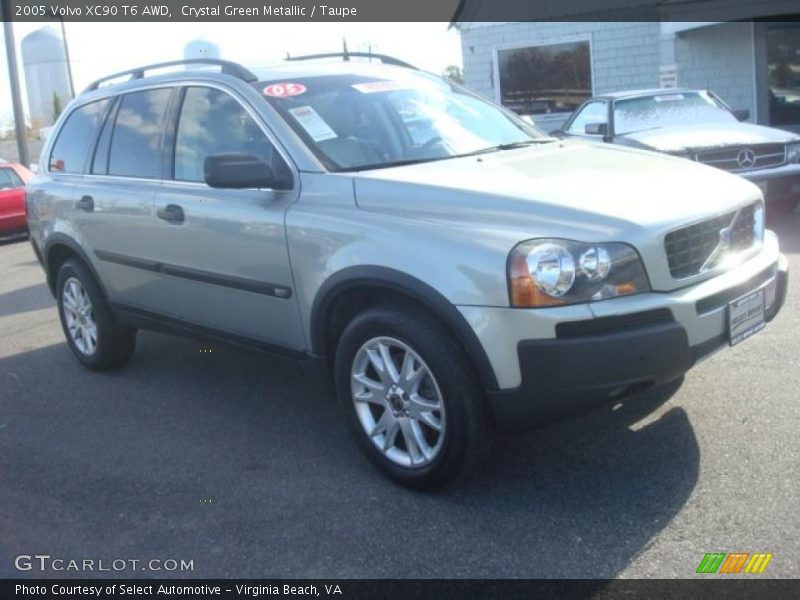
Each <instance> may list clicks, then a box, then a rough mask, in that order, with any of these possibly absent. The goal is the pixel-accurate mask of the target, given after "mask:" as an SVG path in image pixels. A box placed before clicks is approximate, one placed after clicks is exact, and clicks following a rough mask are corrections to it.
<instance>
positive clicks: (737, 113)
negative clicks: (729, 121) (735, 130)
mask: <svg viewBox="0 0 800 600" xmlns="http://www.w3.org/2000/svg"><path fill="white" fill-rule="evenodd" d="M731 112H732V113H733V116H734V117H736V120H737V121H747V119H749V118H750V111H749V110H747V109H746V108H739V109H737V110H734V111H731Z"/></svg>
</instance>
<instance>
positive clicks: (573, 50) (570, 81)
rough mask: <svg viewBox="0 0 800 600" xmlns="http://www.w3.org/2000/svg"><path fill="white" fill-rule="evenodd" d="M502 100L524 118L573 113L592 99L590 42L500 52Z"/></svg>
mask: <svg viewBox="0 0 800 600" xmlns="http://www.w3.org/2000/svg"><path fill="white" fill-rule="evenodd" d="M497 68H498V74H499V79H500V100H501V102H502V103H503V105H504V106H507V107H508V108H510V109H511V110H513V111H515V112H517V113H519V114H521V115H536V114H543V113H551V112H572V111H573V110H575V109H576V108H577V107H578V106H579V105H580V104H581V103H582V102H583V101H584V100H587V99H588V98H589V97H591V95H592V65H591V56H590V52H589V42H588V41H583V42H569V43H564V44H549V45H546V46H527V47H525V48H509V49H505V50H498V51H497Z"/></svg>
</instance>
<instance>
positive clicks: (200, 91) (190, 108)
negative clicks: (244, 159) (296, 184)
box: [175, 87, 289, 182]
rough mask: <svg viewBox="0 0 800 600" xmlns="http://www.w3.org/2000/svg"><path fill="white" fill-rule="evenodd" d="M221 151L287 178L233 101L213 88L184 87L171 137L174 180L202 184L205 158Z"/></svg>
mask: <svg viewBox="0 0 800 600" xmlns="http://www.w3.org/2000/svg"><path fill="white" fill-rule="evenodd" d="M223 152H243V153H246V154H254V155H256V156H258V157H260V158H262V159H264V160H266V161H267V162H268V163H269V164H270V165H271V166H272V169H273V171H274V172H275V174H276V175H277V176H278V177H279V178H285V177H286V176H288V175H289V170H288V167H287V166H286V164H285V163H284V162H283V159H281V157H280V155H279V154H278V153H277V152H275V149H274V148H273V146H272V144H271V143H270V141H269V139H268V138H267V136H266V135H264V132H263V131H262V130H261V128H260V127H259V126H258V124H257V123H256V122H255V121H254V120H253V118H252V117H251V116H250V115H249V114H248V113H247V111H246V110H245V109H244V108H243V107H242V105H241V104H239V102H238V101H237V100H236V99H234V98H233V97H232V96H230V95H229V94H227V93H225V92H223V91H220V90H216V89H213V88H207V87H189V88H187V89H186V95H185V97H184V99H183V106H182V107H181V115H180V119H179V120H178V132H177V135H176V137H175V179H176V180H178V181H200V182H202V181H203V179H204V177H203V161H204V160H205V158H206V156H208V155H209V154H219V153H223Z"/></svg>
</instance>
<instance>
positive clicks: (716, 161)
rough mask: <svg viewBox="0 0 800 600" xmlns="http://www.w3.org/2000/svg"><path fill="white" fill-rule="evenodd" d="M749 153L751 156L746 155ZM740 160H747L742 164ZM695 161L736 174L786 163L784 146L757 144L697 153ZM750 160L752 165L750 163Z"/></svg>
mask: <svg viewBox="0 0 800 600" xmlns="http://www.w3.org/2000/svg"><path fill="white" fill-rule="evenodd" d="M748 152H751V153H752V154H749V155H748V154H747V153H748ZM740 157H741V158H747V159H748V160H747V161H745V163H744V164H742V163H741V162H740V160H739V159H740ZM696 158H697V161H698V162H701V163H704V164H706V165H710V166H712V167H717V168H718V169H724V170H725V171H731V172H732V173H738V172H742V171H755V170H758V169H766V168H768V167H779V166H781V165H782V164H784V163H785V162H786V146H784V145H783V144H757V145H753V146H736V147H729V148H721V149H719V150H707V151H704V152H698V153H697V155H696ZM750 159H752V164H751V163H750Z"/></svg>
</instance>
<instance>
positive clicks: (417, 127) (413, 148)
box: [258, 74, 550, 171]
mask: <svg viewBox="0 0 800 600" xmlns="http://www.w3.org/2000/svg"><path fill="white" fill-rule="evenodd" d="M258 86H259V88H261V89H262V92H263V94H264V96H265V97H266V98H267V99H268V100H269V102H270V103H271V104H272V105H273V106H274V107H275V108H276V109H277V110H278V112H279V113H280V114H281V115H282V116H283V118H284V119H286V121H287V122H288V123H289V125H290V126H291V127H292V128H293V129H294V131H295V132H297V134H298V135H299V136H300V137H301V138H302V139H303V140H304V141H305V143H306V144H308V146H309V148H311V150H312V151H313V152H314V153H315V154H316V155H317V157H319V159H320V160H321V161H322V162H323V164H324V165H325V166H326V168H328V169H329V170H331V171H347V170H349V171H354V170H361V169H374V168H381V167H388V166H392V165H398V164H409V163H414V162H424V161H429V160H440V159H445V158H450V157H454V156H462V155H465V154H471V153H475V152H482V151H490V150H494V149H504V148H503V146H508V145H512V146H513V145H517V144H526V143H534V142H535V141H537V140H543V141H544V140H548V139H550V138H548V137H547V136H545V135H544V134H543V133H541V132H540V131H538V130H537V129H536V128H534V127H531V126H530V125H528V124H527V123H525V122H524V121H522V120H521V119H519V118H518V117H516V115H514V114H512V113H510V112H507V111H506V110H505V109H503V108H501V107H498V106H495V105H493V104H491V103H489V102H487V101H485V100H483V99H481V98H479V97H478V96H476V95H474V94H472V93H471V92H468V91H466V90H464V89H463V88H461V87H459V86H455V85H451V84H449V83H447V82H445V81H443V80H441V79H438V78H435V77H433V76H430V77H428V76H426V75H420V74H403V75H401V76H400V77H398V78H397V79H385V78H377V77H372V76H366V75H352V74H348V75H322V76H317V77H305V78H295V79H291V80H288V79H287V80H282V81H274V82H262V83H259V84H258ZM498 147H499V148H498Z"/></svg>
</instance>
